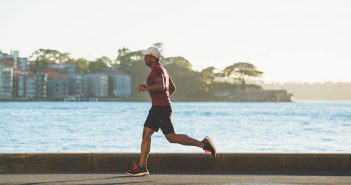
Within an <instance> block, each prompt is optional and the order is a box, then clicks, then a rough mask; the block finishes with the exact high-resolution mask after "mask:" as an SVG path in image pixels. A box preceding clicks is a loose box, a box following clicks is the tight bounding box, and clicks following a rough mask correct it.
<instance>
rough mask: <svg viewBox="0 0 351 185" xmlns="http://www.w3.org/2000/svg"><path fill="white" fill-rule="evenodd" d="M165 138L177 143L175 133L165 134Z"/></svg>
mask: <svg viewBox="0 0 351 185" xmlns="http://www.w3.org/2000/svg"><path fill="white" fill-rule="evenodd" d="M166 139H167V140H168V141H169V142H170V143H177V135H176V134H175V133H172V134H167V135H166Z"/></svg>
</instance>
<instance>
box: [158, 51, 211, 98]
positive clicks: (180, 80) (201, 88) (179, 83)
mask: <svg viewBox="0 0 351 185" xmlns="http://www.w3.org/2000/svg"><path fill="white" fill-rule="evenodd" d="M162 62H163V63H164V64H165V68H166V69H167V71H168V72H169V73H170V74H171V77H172V80H173V81H174V83H175V84H176V87H177V92H176V93H175V94H174V97H175V98H176V99H205V98H208V97H209V95H210V92H209V88H208V86H207V85H206V82H205V81H204V80H203V78H202V75H201V73H199V72H197V71H194V70H193V69H192V65H191V63H190V62H189V61H188V60H187V59H185V58H184V57H168V58H165V59H164V60H163V61H162Z"/></svg>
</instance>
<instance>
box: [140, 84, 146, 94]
mask: <svg viewBox="0 0 351 185" xmlns="http://www.w3.org/2000/svg"><path fill="white" fill-rule="evenodd" d="M146 90H147V89H146V84H145V83H143V84H140V85H139V91H140V92H141V91H146Z"/></svg>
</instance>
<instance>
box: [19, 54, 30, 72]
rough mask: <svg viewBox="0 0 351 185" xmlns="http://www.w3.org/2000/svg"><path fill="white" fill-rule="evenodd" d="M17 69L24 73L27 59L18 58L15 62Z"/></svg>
mask: <svg viewBox="0 0 351 185" xmlns="http://www.w3.org/2000/svg"><path fill="white" fill-rule="evenodd" d="M17 68H19V69H22V70H25V71H26V70H27V68H28V59H27V58H21V57H19V58H18V60H17Z"/></svg>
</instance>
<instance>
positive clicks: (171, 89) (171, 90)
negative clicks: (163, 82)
mask: <svg viewBox="0 0 351 185" xmlns="http://www.w3.org/2000/svg"><path fill="white" fill-rule="evenodd" d="M175 90H176V86H175V85H174V83H173V80H172V78H171V77H169V96H172V94H173V93H174V91H175Z"/></svg>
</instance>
